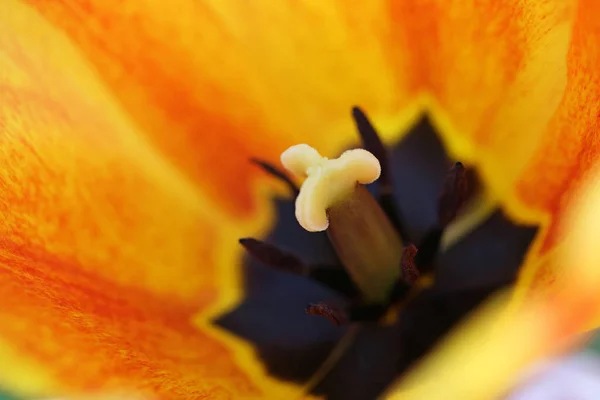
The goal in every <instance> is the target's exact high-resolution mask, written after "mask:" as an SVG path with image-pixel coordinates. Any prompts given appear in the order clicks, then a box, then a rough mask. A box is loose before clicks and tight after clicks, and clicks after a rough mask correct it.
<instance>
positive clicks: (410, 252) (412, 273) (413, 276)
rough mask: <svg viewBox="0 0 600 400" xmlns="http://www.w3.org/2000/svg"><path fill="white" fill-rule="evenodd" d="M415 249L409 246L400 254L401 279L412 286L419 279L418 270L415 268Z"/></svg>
mask: <svg viewBox="0 0 600 400" xmlns="http://www.w3.org/2000/svg"><path fill="white" fill-rule="evenodd" d="M417 251H418V250H417V247H416V246H415V245H414V244H412V243H411V244H409V245H408V246H406V247H405V248H404V251H403V252H402V261H401V262H400V265H401V268H402V279H404V281H405V282H406V283H408V284H409V285H413V284H414V283H415V282H416V281H417V280H418V279H419V275H420V274H419V270H418V269H417V267H416V266H415V256H416V255H417Z"/></svg>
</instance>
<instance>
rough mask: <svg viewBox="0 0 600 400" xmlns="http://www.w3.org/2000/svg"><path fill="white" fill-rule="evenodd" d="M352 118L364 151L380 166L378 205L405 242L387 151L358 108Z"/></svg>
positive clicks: (365, 116) (405, 237) (353, 112)
mask: <svg viewBox="0 0 600 400" xmlns="http://www.w3.org/2000/svg"><path fill="white" fill-rule="evenodd" d="M352 117H353V118H354V123H355V124H356V128H357V129H358V133H359V134H360V137H361V139H362V142H363V146H364V148H365V149H366V150H368V151H370V152H371V153H373V155H374V156H375V157H377V159H378V160H379V163H380V164H381V175H380V176H379V205H381V208H382V209H383V211H384V212H385V213H386V214H387V216H388V218H389V219H390V221H391V223H392V225H394V228H396V230H397V231H398V233H399V234H400V237H401V238H402V239H403V240H407V239H408V236H407V233H406V229H405V228H404V226H403V225H402V222H401V218H400V215H399V212H398V210H397V209H396V201H395V200H394V193H393V187H392V178H391V173H390V162H389V158H388V155H387V151H386V149H385V146H384V144H383V142H382V141H381V138H380V137H379V135H378V134H377V131H376V130H375V128H374V127H373V124H371V121H369V118H368V117H367V115H366V114H365V113H364V111H362V110H361V109H360V108H359V107H353V108H352Z"/></svg>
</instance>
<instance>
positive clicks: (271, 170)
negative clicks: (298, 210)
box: [250, 158, 300, 197]
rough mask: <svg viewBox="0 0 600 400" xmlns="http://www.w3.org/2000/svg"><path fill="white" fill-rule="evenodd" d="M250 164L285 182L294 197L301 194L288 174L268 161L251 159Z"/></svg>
mask: <svg viewBox="0 0 600 400" xmlns="http://www.w3.org/2000/svg"><path fill="white" fill-rule="evenodd" d="M250 162H252V163H253V164H255V165H257V166H259V167H260V168H262V170H263V171H265V172H266V173H268V174H269V175H271V176H273V177H275V178H277V179H279V180H280V181H283V182H284V183H285V184H286V185H287V186H288V187H289V188H290V191H291V192H292V194H293V196H294V197H296V196H298V193H300V189H299V188H298V186H297V185H296V184H295V183H294V182H293V181H292V180H291V178H290V177H289V176H288V174H286V173H285V172H283V171H282V170H280V169H279V168H277V167H276V166H274V165H273V164H271V163H269V162H267V161H263V160H259V159H258V158H251V159H250Z"/></svg>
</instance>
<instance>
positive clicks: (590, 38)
mask: <svg viewBox="0 0 600 400" xmlns="http://www.w3.org/2000/svg"><path fill="white" fill-rule="evenodd" d="M599 13H600V4H598V3H597V2H595V1H593V0H581V1H580V5H579V11H578V13H577V19H576V23H575V26H574V30H573V41H572V44H571V48H570V50H569V55H568V83H567V88H566V91H565V94H564V97H563V99H562V101H561V104H560V106H559V108H558V110H557V112H556V114H555V115H554V117H553V118H552V120H551V122H550V125H549V127H548V129H547V131H546V132H545V133H544V135H543V140H542V142H541V143H540V147H539V149H538V150H537V151H536V153H535V155H534V157H533V159H532V160H531V162H530V163H529V165H528V167H527V169H526V170H525V172H524V173H523V175H522V176H521V178H520V180H519V181H518V183H517V186H516V196H517V198H516V199H515V201H514V202H512V203H510V204H509V206H510V207H512V208H513V209H514V210H516V212H519V213H520V215H521V216H523V217H525V218H528V219H530V220H534V221H537V222H541V224H542V230H541V232H540V233H539V234H538V237H537V240H536V243H535V245H534V252H533V253H532V254H530V256H529V257H528V262H527V264H526V267H525V269H524V270H523V272H522V276H521V280H522V282H523V285H522V288H521V289H522V290H521V291H520V292H519V295H520V296H523V295H528V294H529V293H530V291H540V290H553V289H552V287H553V285H554V284H555V282H556V281H557V278H558V276H557V275H556V271H555V270H553V269H551V268H548V267H547V266H545V264H543V263H542V264H540V263H538V262H537V261H536V260H537V259H538V258H539V257H540V256H542V255H543V254H545V253H547V252H549V251H550V250H551V249H552V248H553V247H554V246H555V245H556V244H557V243H558V242H559V241H560V240H562V235H561V232H560V231H559V230H558V229H557V227H558V226H559V224H560V222H561V220H562V219H563V218H564V215H565V210H566V209H567V208H568V207H570V206H571V205H572V204H573V202H574V201H575V200H576V198H577V197H576V190H577V189H578V188H579V187H580V186H581V183H582V180H583V179H584V178H585V177H586V176H587V173H588V172H589V170H590V168H591V167H592V165H594V163H595V162H596V161H597V160H598V159H599V156H600V140H599V139H598V137H599V134H600V130H599V124H598V115H600V101H599V99H600V71H599V70H598V67H599V66H600V21H599V20H598V18H596V16H597V15H598V14H599Z"/></svg>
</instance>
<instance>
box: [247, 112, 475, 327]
mask: <svg viewBox="0 0 600 400" xmlns="http://www.w3.org/2000/svg"><path fill="white" fill-rule="evenodd" d="M353 116H354V119H355V122H356V125H357V127H358V131H359V133H360V135H361V138H362V140H363V144H364V146H365V147H366V148H367V150H365V149H353V150H349V151H346V152H345V153H343V154H342V155H341V156H340V157H339V158H337V159H328V158H326V157H323V156H321V155H320V154H319V153H318V152H317V150H315V149H313V148H312V147H310V146H308V145H306V144H299V145H295V146H292V147H290V148H289V149H287V150H286V151H285V152H284V153H283V154H282V155H281V161H282V164H283V166H284V167H285V168H286V169H287V170H288V171H290V172H292V173H293V174H295V175H297V176H299V177H303V178H305V180H304V182H303V184H302V187H301V188H300V189H299V190H298V189H296V188H294V192H295V193H298V194H297V197H296V207H295V213H296V218H297V220H298V223H299V224H300V225H301V226H302V227H303V228H304V229H306V230H307V231H310V232H319V231H325V230H326V231H327V234H328V237H329V239H330V241H331V244H332V245H333V247H334V249H335V251H336V253H337V255H338V257H339V260H340V261H341V264H342V265H343V267H344V270H339V269H331V268H323V267H311V266H309V265H306V264H305V263H304V262H303V261H302V260H301V259H300V258H299V257H297V256H295V255H293V254H290V253H287V252H285V251H283V250H281V249H278V248H276V247H275V246H272V245H269V244H267V243H264V242H261V241H258V240H256V239H240V243H241V244H242V245H243V246H244V247H245V248H246V250H247V251H248V252H249V253H250V254H251V255H252V256H254V257H255V258H257V259H258V260H259V261H261V262H263V263H265V264H267V265H269V266H272V267H275V268H278V269H280V270H285V271H287V272H291V273H295V274H299V275H303V276H307V277H310V278H312V279H314V280H316V281H318V282H320V283H322V284H325V285H326V286H328V287H330V288H331V289H334V290H337V291H338V292H341V293H343V294H345V295H346V296H347V297H349V300H350V302H349V304H350V305H349V306H348V307H347V308H345V309H340V308H338V307H336V306H335V305H333V304H327V303H323V302H320V303H316V304H310V305H309V306H308V307H307V308H306V312H307V313H309V314H313V315H319V316H324V317H326V318H328V319H329V320H331V321H332V322H333V323H335V324H342V323H345V322H347V321H356V320H379V319H380V318H381V317H382V316H383V315H384V313H385V311H386V310H387V309H388V307H389V306H390V305H392V304H394V303H397V302H399V301H402V300H404V299H405V298H406V297H407V296H408V295H409V293H410V291H411V289H412V288H415V287H418V286H419V285H418V283H419V281H420V276H421V275H422V274H426V273H428V272H430V270H431V268H430V264H431V262H432V260H433V258H434V257H435V254H436V253H437V251H438V247H439V244H440V240H441V237H442V234H443V231H444V229H445V228H446V227H447V226H448V224H450V223H451V222H452V221H453V220H454V218H455V217H456V215H457V213H458V211H459V210H460V209H461V207H462V206H463V204H464V203H465V202H466V200H467V198H468V194H469V185H468V179H467V174H466V173H465V168H464V166H463V165H462V164H461V163H460V162H457V163H456V164H454V165H453V166H452V168H451V169H450V170H449V171H448V173H447V176H446V179H445V182H444V185H443V188H441V194H440V197H439V200H438V218H437V219H438V221H437V224H436V225H435V227H434V228H432V229H431V230H430V232H429V233H428V234H426V235H425V237H424V239H423V240H422V241H421V243H419V245H418V246H416V245H415V244H412V243H408V244H407V245H406V246H405V247H403V241H402V236H403V229H402V226H401V224H400V222H399V220H398V217H397V214H396V211H395V208H394V205H393V204H394V199H393V196H392V191H391V185H390V184H389V177H388V169H389V167H388V164H389V163H388V160H387V155H386V152H385V148H384V146H383V144H382V142H381V140H380V139H379V136H378V135H377V134H376V132H375V130H374V128H373V126H372V125H371V123H370V122H369V121H368V119H367V117H366V115H365V114H364V113H363V112H362V111H361V110H360V109H358V108H355V109H354V110H353ZM369 150H370V151H369ZM261 165H262V166H263V168H265V169H266V170H267V171H268V172H270V173H271V174H273V175H275V176H277V177H278V178H281V179H284V180H285V181H286V182H287V183H288V184H291V183H290V182H292V181H291V180H290V179H289V178H288V177H287V176H286V175H285V173H283V172H281V171H280V170H279V169H278V168H276V167H274V166H271V165H269V164H267V163H264V162H262V163H261ZM379 177H381V181H382V182H381V184H380V190H379V193H378V195H377V199H376V198H375V197H373V195H371V194H370V193H369V191H368V190H367V189H366V187H365V186H364V185H366V184H369V183H372V182H374V181H375V180H377V179H378V178H379Z"/></svg>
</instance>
